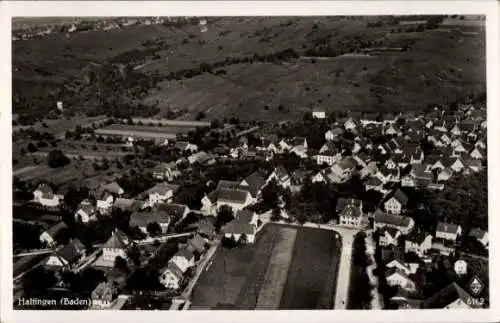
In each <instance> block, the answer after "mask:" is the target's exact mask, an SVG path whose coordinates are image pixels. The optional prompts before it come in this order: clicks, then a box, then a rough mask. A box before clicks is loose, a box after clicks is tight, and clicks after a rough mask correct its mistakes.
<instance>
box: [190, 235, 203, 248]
mask: <svg viewBox="0 0 500 323" xmlns="http://www.w3.org/2000/svg"><path fill="white" fill-rule="evenodd" d="M188 244H189V245H190V246H191V247H192V248H193V249H194V250H195V251H197V252H202V251H203V250H204V249H205V244H206V242H205V239H203V238H202V237H201V236H200V235H199V234H196V235H195V236H194V237H193V238H192V239H191V240H189V242H188Z"/></svg>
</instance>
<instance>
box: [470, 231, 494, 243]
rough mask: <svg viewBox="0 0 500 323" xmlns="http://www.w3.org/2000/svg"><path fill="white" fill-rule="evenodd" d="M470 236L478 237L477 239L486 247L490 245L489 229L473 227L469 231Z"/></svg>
mask: <svg viewBox="0 0 500 323" xmlns="http://www.w3.org/2000/svg"><path fill="white" fill-rule="evenodd" d="M469 237H473V238H476V240H477V241H479V242H481V244H482V245H483V246H484V247H488V244H489V241H488V231H484V230H481V229H479V228H473V229H471V230H470V232H469Z"/></svg>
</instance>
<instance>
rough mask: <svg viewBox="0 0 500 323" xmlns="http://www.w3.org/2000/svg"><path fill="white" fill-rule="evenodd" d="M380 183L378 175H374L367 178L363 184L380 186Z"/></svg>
mask: <svg viewBox="0 0 500 323" xmlns="http://www.w3.org/2000/svg"><path fill="white" fill-rule="evenodd" d="M382 184H383V182H382V181H381V180H380V179H379V178H378V177H375V176H372V177H370V178H368V180H367V181H366V182H365V185H369V186H380V185H382Z"/></svg>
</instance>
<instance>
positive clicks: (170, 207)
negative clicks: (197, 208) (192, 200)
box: [154, 203, 190, 230]
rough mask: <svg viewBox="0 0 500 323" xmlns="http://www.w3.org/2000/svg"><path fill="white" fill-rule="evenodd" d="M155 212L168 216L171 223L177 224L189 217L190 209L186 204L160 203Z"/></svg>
mask: <svg viewBox="0 0 500 323" xmlns="http://www.w3.org/2000/svg"><path fill="white" fill-rule="evenodd" d="M154 211H155V212H161V213H164V214H166V215H167V216H168V217H169V219H170V223H177V222H179V221H181V220H182V219H184V218H185V217H186V216H187V215H188V213H189V212H190V209H189V207H188V206H187V205H184V204H176V203H159V204H156V206H155V207H154ZM167 226H168V225H167ZM165 230H166V228H165Z"/></svg>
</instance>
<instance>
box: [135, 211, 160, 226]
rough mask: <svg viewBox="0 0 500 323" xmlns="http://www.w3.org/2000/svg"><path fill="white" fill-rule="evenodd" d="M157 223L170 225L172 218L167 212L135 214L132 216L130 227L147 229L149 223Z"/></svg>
mask: <svg viewBox="0 0 500 323" xmlns="http://www.w3.org/2000/svg"><path fill="white" fill-rule="evenodd" d="M153 222H157V223H158V224H160V223H169V222H170V217H169V216H168V214H167V213H166V212H162V211H157V212H134V213H132V215H131V216H130V225H131V226H138V227H146V226H147V225H148V224H149V223H153Z"/></svg>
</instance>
